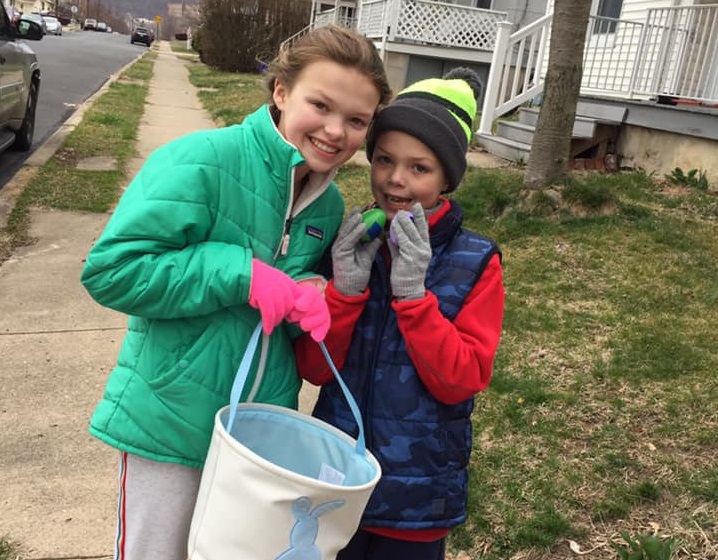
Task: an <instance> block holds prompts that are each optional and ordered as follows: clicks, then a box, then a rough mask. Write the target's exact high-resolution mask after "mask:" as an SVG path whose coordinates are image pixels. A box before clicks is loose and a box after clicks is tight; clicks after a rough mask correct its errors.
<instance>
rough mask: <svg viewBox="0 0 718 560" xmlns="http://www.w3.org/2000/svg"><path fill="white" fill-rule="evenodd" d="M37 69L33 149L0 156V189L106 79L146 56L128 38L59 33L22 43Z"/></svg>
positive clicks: (109, 35)
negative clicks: (32, 54) (37, 92)
mask: <svg viewBox="0 0 718 560" xmlns="http://www.w3.org/2000/svg"><path fill="white" fill-rule="evenodd" d="M28 44H29V45H30V47H31V48H32V49H33V50H34V51H35V53H36V54H37V58H38V62H39V64H40V72H41V78H42V81H41V84H40V98H39V100H38V106H37V118H36V121H35V138H34V141H33V147H32V148H31V150H30V151H28V152H14V151H11V150H8V151H6V152H3V153H2V154H0V189H2V187H3V186H4V185H5V183H7V181H8V180H9V179H10V178H11V177H12V176H13V175H14V174H15V173H16V172H17V170H18V169H19V168H20V167H21V166H22V164H23V162H24V161H25V160H26V159H27V158H28V157H29V156H30V154H32V152H33V151H34V150H35V149H37V148H38V146H40V145H41V144H42V143H43V142H44V141H45V140H46V139H47V138H48V137H49V136H50V135H51V134H52V133H53V132H55V130H57V129H58V127H59V126H60V125H61V124H62V123H63V122H65V120H67V118H68V117H69V116H70V115H71V114H72V113H73V111H75V109H76V108H77V107H78V106H79V105H81V104H82V103H83V102H84V101H85V100H86V99H87V98H89V97H90V96H91V95H92V94H93V93H95V92H96V91H97V90H98V89H99V88H100V87H101V86H102V85H103V84H104V83H105V82H106V81H107V80H108V79H109V77H110V76H111V75H112V74H114V73H115V72H117V71H118V70H120V69H121V68H123V67H124V66H125V65H126V64H128V63H129V62H131V61H133V60H134V59H136V58H137V57H138V56H140V55H142V54H143V53H145V52H146V50H147V49H146V47H144V46H142V45H130V38H129V35H120V34H118V33H98V32H93V31H66V30H65V31H63V34H62V35H61V36H55V35H46V36H45V37H44V38H43V39H42V40H41V41H28Z"/></svg>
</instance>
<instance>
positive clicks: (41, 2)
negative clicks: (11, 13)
mask: <svg viewBox="0 0 718 560" xmlns="http://www.w3.org/2000/svg"><path fill="white" fill-rule="evenodd" d="M6 5H7V6H8V7H11V8H15V9H16V10H19V11H20V12H22V13H24V14H25V13H27V14H29V13H31V12H36V13H40V12H46V11H47V12H54V11H55V5H56V0H8V1H7V2H6Z"/></svg>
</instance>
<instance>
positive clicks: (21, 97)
mask: <svg viewBox="0 0 718 560" xmlns="http://www.w3.org/2000/svg"><path fill="white" fill-rule="evenodd" d="M0 12H2V13H1V14H0V60H2V64H0V86H1V87H0V91H1V92H2V95H0V151H2V150H5V149H7V148H11V149H14V150H20V151H26V150H29V149H30V146H31V145H32V137H33V133H34V131H35V109H36V107H37V98H38V93H39V92H40V66H39V64H38V62H37V56H36V55H35V53H34V52H33V50H32V49H31V48H30V46H29V45H28V44H27V43H26V42H25V41H26V40H30V41H39V40H40V39H42V37H43V35H44V33H43V30H42V27H41V26H40V24H39V23H37V22H36V21H33V20H31V19H23V18H21V19H19V20H18V21H17V22H16V23H14V24H13V22H12V21H11V19H10V18H9V17H8V14H7V12H6V11H5V10H4V9H2V10H0ZM20 39H22V40H20Z"/></svg>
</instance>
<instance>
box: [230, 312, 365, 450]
mask: <svg viewBox="0 0 718 560" xmlns="http://www.w3.org/2000/svg"><path fill="white" fill-rule="evenodd" d="M261 334H262V323H261V321H260V323H259V324H258V325H257V326H256V328H255V329H254V332H253V333H252V336H251V337H250V338H249V342H248V343H247V349H246V350H245V351H244V356H243V357H242V361H241V362H240V364H239V368H238V369H237V374H236V375H235V376H234V382H233V383H232V390H231V391H230V393H229V418H227V425H226V426H225V428H226V429H227V431H228V432H231V431H232V426H234V420H235V418H236V416H237V405H238V404H239V399H240V398H241V396H242V391H243V390H244V385H245V383H246V382H247V377H248V375H249V368H250V367H251V366H252V359H253V358H254V354H255V352H256V351H257V343H258V342H259V337H260V335H261ZM319 347H320V348H321V349H322V353H323V354H324V357H325V358H326V360H327V363H328V364H329V368H330V369H331V370H332V373H333V374H334V377H336V379H337V382H338V383H339V386H340V387H341V389H342V392H343V393H344V398H345V399H346V400H347V403H349V408H350V409H351V411H352V414H353V415H354V420H356V423H357V425H358V426H359V436H358V437H357V444H356V452H357V453H358V454H359V455H364V454H365V453H366V442H365V439H364V423H363V422H362V417H361V412H359V406H358V405H357V403H356V401H355V400H354V397H353V396H352V394H351V393H350V392H349V388H348V387H347V386H346V383H344V379H343V378H342V376H341V375H340V374H339V371H338V370H337V368H336V366H335V365H334V362H333V361H332V358H331V356H330V355H329V351H328V350H327V347H326V346H325V345H324V343H323V342H320V343H319Z"/></svg>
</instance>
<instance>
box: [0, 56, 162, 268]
mask: <svg viewBox="0 0 718 560" xmlns="http://www.w3.org/2000/svg"><path fill="white" fill-rule="evenodd" d="M156 58H157V53H156V52H154V51H148V53H146V54H145V55H143V56H142V58H140V59H139V60H138V61H136V62H135V63H134V64H133V65H131V66H130V67H129V68H127V69H126V70H125V71H124V72H123V73H122V74H121V75H120V76H119V77H118V79H117V80H116V81H114V82H113V83H112V84H110V86H109V87H108V88H107V91H105V92H104V93H103V94H102V95H101V96H100V97H99V98H98V99H97V100H96V101H95V102H94V103H93V104H92V106H91V107H90V108H89V109H88V110H87V112H86V113H85V114H84V115H83V118H82V121H81V122H80V124H79V125H78V126H77V127H76V128H75V129H74V130H73V131H72V132H71V133H70V134H69V136H68V137H67V139H66V140H65V142H64V144H63V146H62V147H61V148H60V149H59V150H58V151H57V152H56V153H55V155H53V157H52V158H50V160H49V161H48V162H47V163H46V164H45V165H43V166H42V167H41V168H40V169H39V170H38V171H37V172H36V173H33V174H32V176H31V178H30V179H29V182H28V183H27V185H25V187H24V189H23V190H22V192H21V193H20V195H19V196H18V198H17V200H16V201H15V205H14V207H13V209H12V210H11V212H10V214H9V216H8V219H7V223H6V225H5V227H4V228H2V230H0V263H1V262H2V261H3V260H4V257H7V256H8V254H9V252H10V251H11V250H12V248H13V247H16V246H19V245H22V244H24V243H28V242H30V240H29V239H28V228H29V211H30V208H32V207H46V208H57V209H61V210H81V211H87V212H106V211H108V210H109V209H111V208H112V206H113V205H114V204H115V202H116V201H117V198H118V196H119V193H120V190H121V189H122V187H124V186H125V184H126V183H127V177H126V172H125V169H126V164H127V162H128V160H129V159H130V158H131V157H132V156H133V155H134V145H135V140H136V134H137V128H138V126H139V123H140V118H141V117H142V112H141V111H138V110H137V107H142V105H143V104H144V101H145V98H146V96H147V93H148V84H149V80H150V78H151V77H152V68H153V65H154V61H155V59H156ZM98 156H104V157H107V158H110V160H111V161H114V162H115V165H114V168H113V169H110V170H107V171H87V170H82V169H77V168H76V167H77V164H78V162H80V161H82V160H84V159H86V158H91V157H98Z"/></svg>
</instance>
